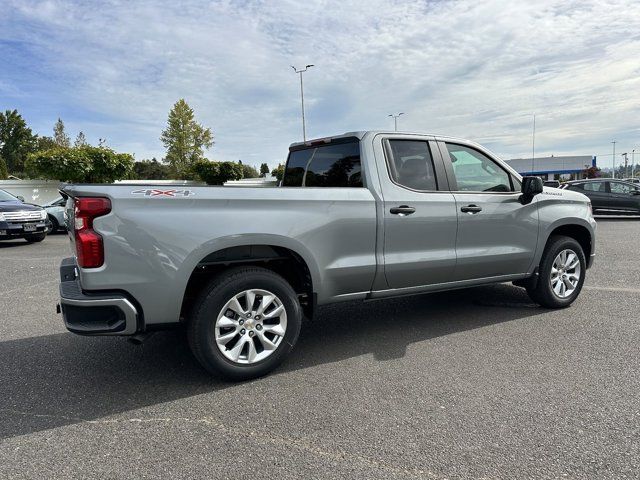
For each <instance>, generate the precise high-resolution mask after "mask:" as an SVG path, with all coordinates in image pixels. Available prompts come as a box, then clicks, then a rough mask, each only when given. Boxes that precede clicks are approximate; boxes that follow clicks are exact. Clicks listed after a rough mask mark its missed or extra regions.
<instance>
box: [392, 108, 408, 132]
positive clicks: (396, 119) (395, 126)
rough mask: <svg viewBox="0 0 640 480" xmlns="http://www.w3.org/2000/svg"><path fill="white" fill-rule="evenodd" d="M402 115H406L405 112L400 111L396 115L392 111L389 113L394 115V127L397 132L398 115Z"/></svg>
mask: <svg viewBox="0 0 640 480" xmlns="http://www.w3.org/2000/svg"><path fill="white" fill-rule="evenodd" d="M400 115H404V112H400V113H398V114H397V115H394V114H392V113H390V114H389V117H393V128H394V131H395V132H397V131H398V117H399V116H400Z"/></svg>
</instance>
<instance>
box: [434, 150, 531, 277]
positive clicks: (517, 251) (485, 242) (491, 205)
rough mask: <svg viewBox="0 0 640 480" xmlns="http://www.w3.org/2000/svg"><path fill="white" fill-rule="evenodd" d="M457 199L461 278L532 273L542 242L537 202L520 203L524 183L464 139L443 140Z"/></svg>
mask: <svg viewBox="0 0 640 480" xmlns="http://www.w3.org/2000/svg"><path fill="white" fill-rule="evenodd" d="M439 145H440V151H441V152H442V156H443V158H444V163H445V168H447V172H448V173H449V183H450V186H451V190H452V191H453V195H454V197H455V200H456V207H457V215H458V234H457V237H456V255H457V263H456V271H455V279H456V280H472V279H479V278H488V277H499V276H502V275H512V274H519V273H526V272H527V271H528V269H529V266H530V264H531V261H532V259H533V257H534V254H535V251H536V244H537V241H538V209H537V205H536V202H535V201H533V202H531V203H529V204H527V205H523V204H522V203H520V200H519V199H520V185H519V182H517V181H516V179H515V178H514V177H513V176H512V175H511V174H510V173H509V172H508V171H507V170H506V169H504V168H503V167H502V166H501V165H500V164H499V163H498V162H496V161H495V160H493V159H492V158H490V157H489V156H488V155H487V154H485V153H483V152H481V151H480V150H478V149H476V148H474V147H472V146H469V145H464V144H462V143H461V144H456V143H453V142H446V143H445V142H439Z"/></svg>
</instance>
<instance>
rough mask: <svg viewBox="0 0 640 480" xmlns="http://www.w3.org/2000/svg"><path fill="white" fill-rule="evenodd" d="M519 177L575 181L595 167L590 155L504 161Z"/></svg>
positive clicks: (594, 158)
mask: <svg viewBox="0 0 640 480" xmlns="http://www.w3.org/2000/svg"><path fill="white" fill-rule="evenodd" d="M506 162H507V163H508V164H509V165H511V167H513V168H514V169H515V170H516V171H517V172H518V173H519V174H520V175H535V176H537V177H542V178H545V179H547V180H577V179H580V178H583V177H584V174H583V172H584V170H585V169H587V168H589V167H595V166H596V157H593V156H591V155H564V156H559V157H555V156H551V157H538V158H534V159H531V158H513V159H511V160H506Z"/></svg>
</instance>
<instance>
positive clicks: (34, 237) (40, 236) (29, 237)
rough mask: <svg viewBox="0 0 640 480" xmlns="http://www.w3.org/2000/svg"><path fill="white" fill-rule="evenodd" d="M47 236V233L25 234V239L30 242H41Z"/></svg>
mask: <svg viewBox="0 0 640 480" xmlns="http://www.w3.org/2000/svg"><path fill="white" fill-rule="evenodd" d="M46 237H47V234H46V233H33V234H31V235H25V236H24V239H25V240H26V241H27V242H29V243H34V242H41V241H43V240H44V239H45V238H46Z"/></svg>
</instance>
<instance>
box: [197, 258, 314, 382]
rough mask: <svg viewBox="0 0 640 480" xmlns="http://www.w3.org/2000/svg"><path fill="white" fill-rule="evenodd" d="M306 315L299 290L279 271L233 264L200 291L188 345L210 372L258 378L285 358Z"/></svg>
mask: <svg viewBox="0 0 640 480" xmlns="http://www.w3.org/2000/svg"><path fill="white" fill-rule="evenodd" d="M301 319H302V310H301V308H300V304H299V302H298V298H297V295H296V293H295V292H294V291H293V289H292V288H291V286H290V285H289V284H288V283H287V282H286V281H285V280H284V279H283V278H282V277H281V276H280V275H277V274H276V273H274V272H272V271H270V270H267V269H264V268H257V267H239V268H234V269H231V270H228V271H226V272H224V273H222V274H220V275H218V276H217V277H216V278H214V279H213V280H212V281H211V282H210V283H209V285H208V286H207V287H206V288H205V290H204V291H203V293H202V294H201V295H200V298H199V300H198V302H197V304H196V305H195V307H194V309H193V313H192V315H191V318H190V321H189V327H188V337H189V345H190V346H191V350H192V351H193V354H194V355H195V357H196V358H197V359H198V361H199V362H200V363H201V364H202V366H203V367H204V368H206V369H207V370H208V371H209V372H211V373H213V374H216V375H220V376H223V377H225V378H228V379H231V380H246V379H250V378H255V377H259V376H262V375H266V374H267V373H269V372H270V371H272V370H273V369H274V368H276V367H277V366H278V365H280V363H281V362H282V361H283V360H284V359H285V358H286V356H287V355H288V354H289V352H290V351H291V350H292V349H293V347H294V345H295V343H296V342H297V340H298V335H299V333H300V325H301Z"/></svg>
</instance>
